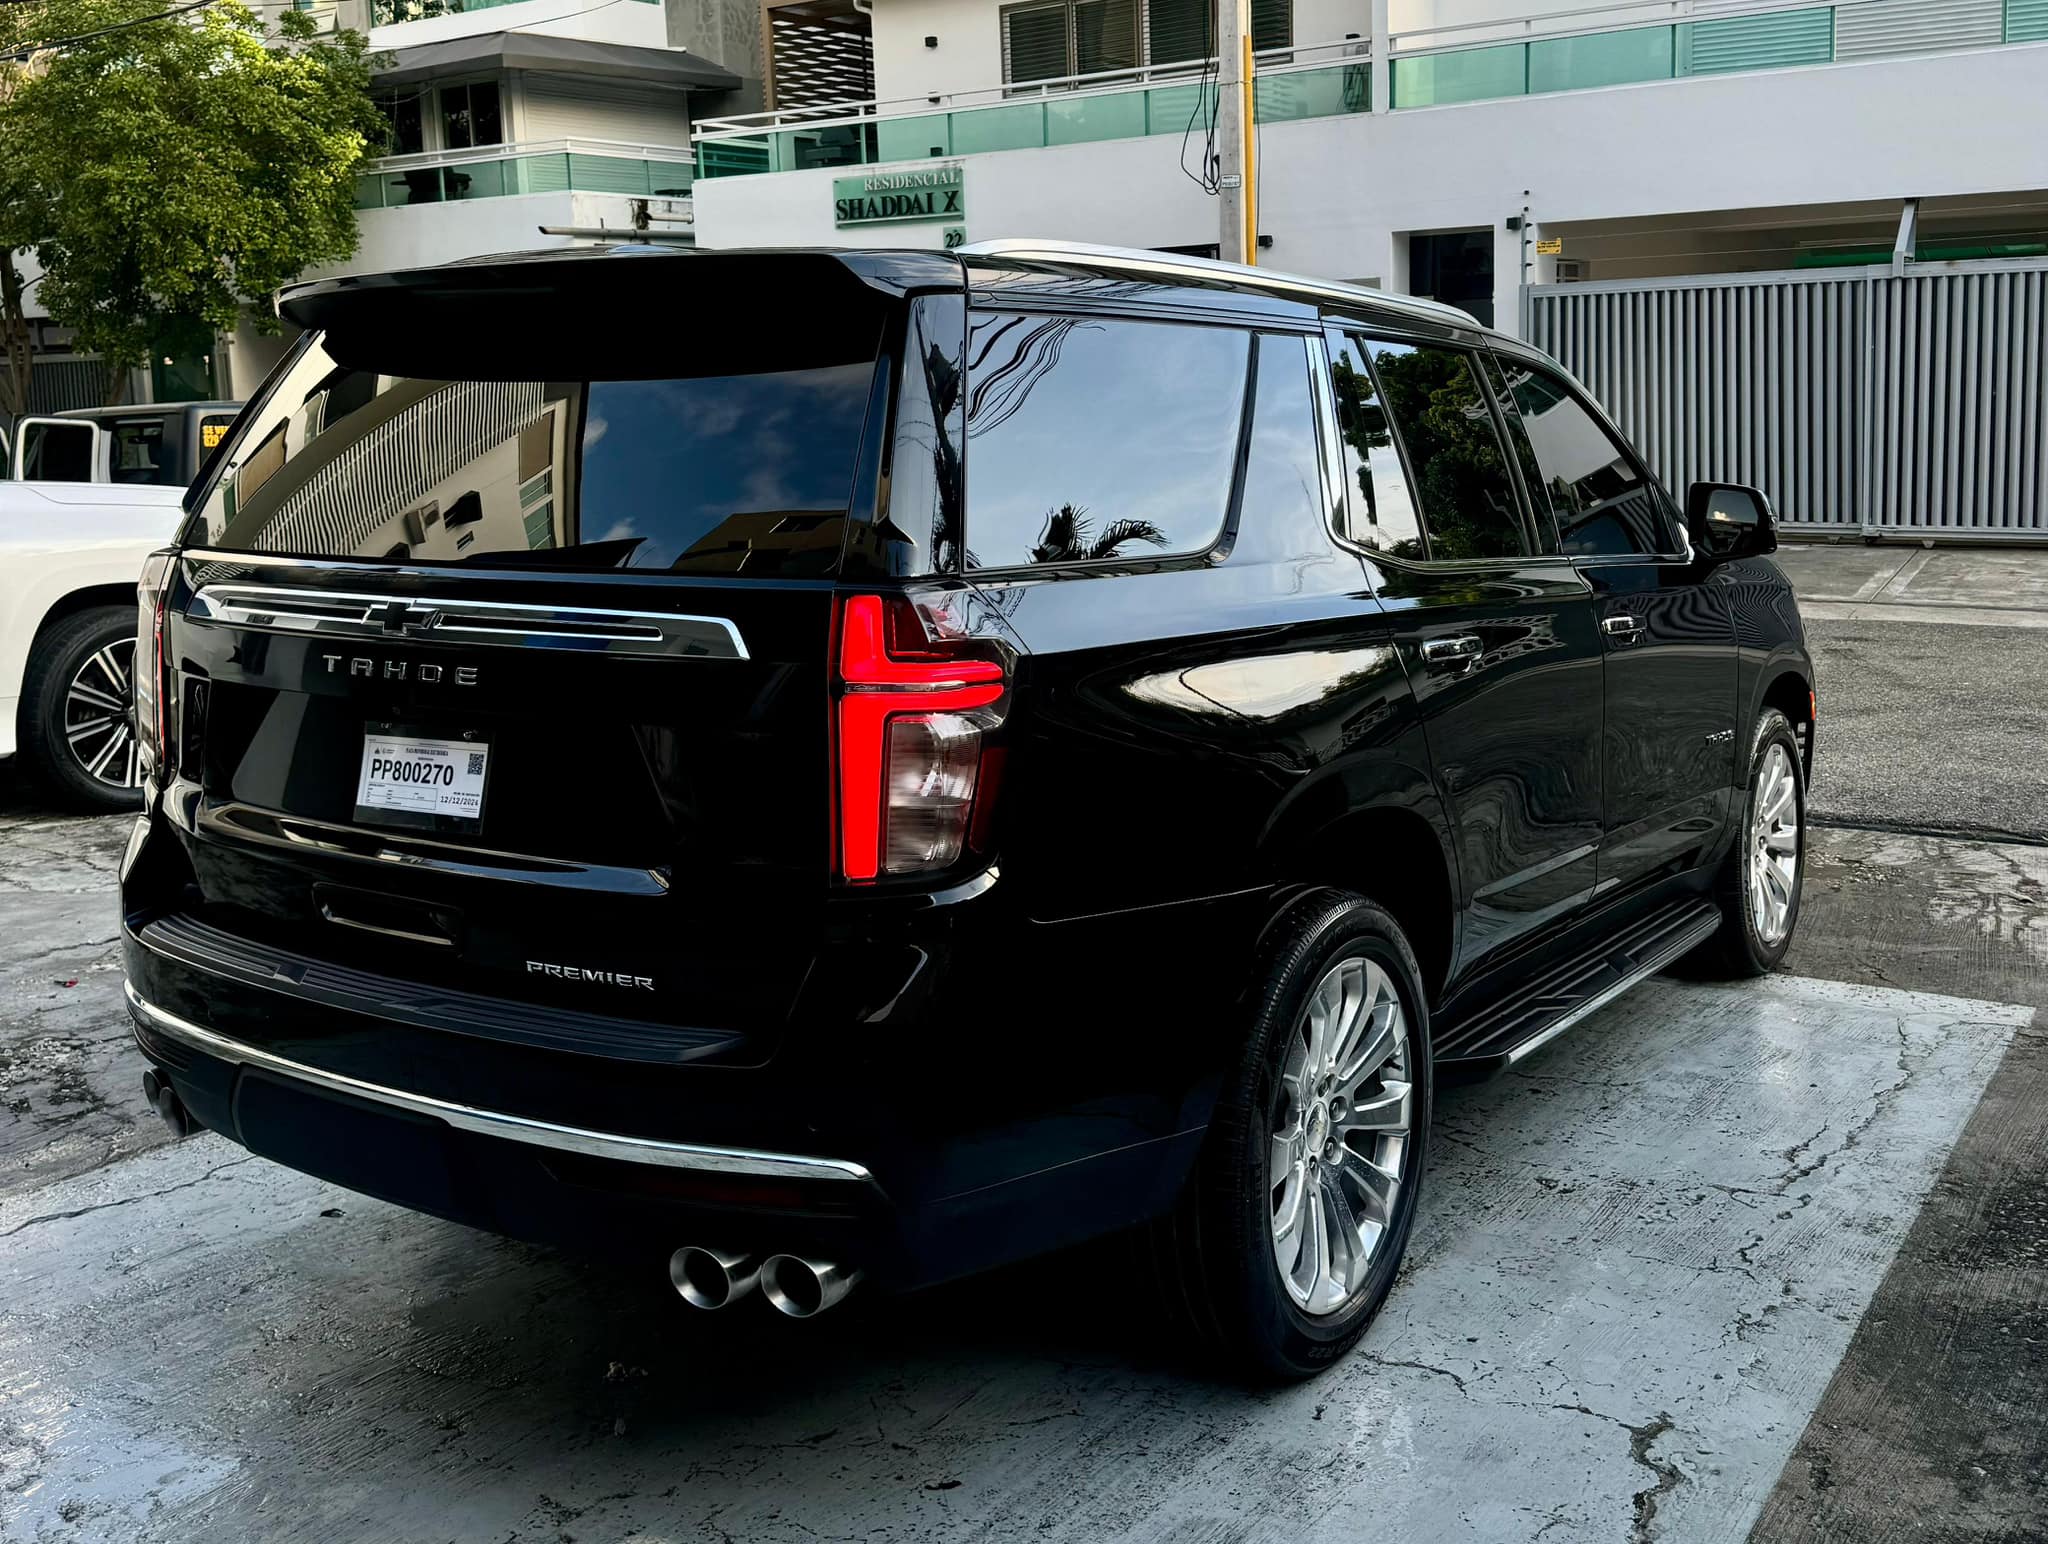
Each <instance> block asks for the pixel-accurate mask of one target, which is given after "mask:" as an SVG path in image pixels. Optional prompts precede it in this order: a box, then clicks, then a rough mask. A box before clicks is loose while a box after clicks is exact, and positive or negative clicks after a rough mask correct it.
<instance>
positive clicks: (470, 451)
mask: <svg viewBox="0 0 2048 1544" xmlns="http://www.w3.org/2000/svg"><path fill="white" fill-rule="evenodd" d="M874 371H875V365H874V361H873V360H872V359H869V360H867V361H864V362H856V363H844V364H828V365H822V366H818V367H813V368H805V369H791V370H764V371H761V372H759V373H753V374H737V375H712V376H696V377H680V378H672V379H648V380H429V379H422V378H419V377H415V376H404V375H379V374H374V373H371V372H370V371H368V370H365V369H361V368H349V367H344V366H342V365H340V364H337V363H336V361H335V360H334V358H333V357H332V356H331V355H330V354H329V353H328V351H327V349H326V347H325V345H324V344H323V342H322V341H321V340H320V339H319V338H317V337H316V338H315V339H313V340H312V341H311V343H310V344H309V346H307V347H306V348H305V350H304V351H303V352H302V353H301V354H299V355H298V356H297V357H296V359H295V360H294V361H293V362H292V364H291V365H290V366H289V368H288V369H287V370H286V371H285V373H284V374H283V375H282V376H280V377H279V379H278V381H277V383H276V386H275V388H274V390H272V391H271V392H270V394H269V395H268V396H267V397H266V398H265V399H264V400H263V401H262V402H261V403H259V404H258V405H257V406H256V408H255V409H254V410H253V411H252V412H251V414H250V415H249V422H248V425H247V427H246V429H245V430H244V431H243V432H242V433H240V434H239V435H238V436H237V437H236V439H235V441H234V443H233V445H232V446H231V447H230V452H229V454H230V459H228V460H227V461H226V462H225V463H224V464H223V466H222V469H221V474H220V477H219V479H218V480H217V481H216V482H215V483H214V485H213V486H212V487H211V489H209V490H208V492H207V494H206V498H205V501H204V502H203V503H202V504H201V505H200V506H199V507H198V508H197V509H196V510H194V512H193V514H192V516H191V519H190V520H189V521H188V522H187V524H186V527H185V531H184V535H183V540H184V542H185V543H186V545H188V546H204V547H211V548H216V549H223V550H227V551H231V552H250V553H276V554H280V555H287V556H293V557H313V558H355V559H368V560H388V561H402V562H424V563H474V564H477V565H478V566H486V565H491V564H518V565H525V566H544V567H556V568H573V569H615V568H635V569H662V570H668V571H672V572H676V573H686V574H741V575H747V576H759V577H766V578H776V577H792V576H808V575H828V574H830V573H832V572H833V570H834V568H835V565H836V564H837V562H838V558H839V551H840V546H841V542H842V540H843V538H844V534H845V523H846V516H847V512H848V505H849V502H850V500H851V498H852V493H853V483H854V473H855V467H856V463H857V461H858V460H859V454H860V444H861V438H862V426H863V424H864V423H865V421H866V417H867V411H868V398H869V395H870V392H871V387H872V384H873V378H874Z"/></svg>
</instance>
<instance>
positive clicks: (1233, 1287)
mask: <svg viewBox="0 0 2048 1544" xmlns="http://www.w3.org/2000/svg"><path fill="white" fill-rule="evenodd" d="M1353 957H1356V958H1362V959H1364V960H1367V961H1370V962H1371V963H1373V964H1376V965H1378V966H1379V967H1380V969H1381V971H1383V972H1384V973H1385V978H1386V980H1387V982H1388V983H1389V984H1390V985H1391V987H1392V988H1393V991H1394V994H1395V996H1396V997H1397V998H1398V1000H1399V1002H1400V1006H1401V1011H1402V1016H1403V1018H1404V1019H1405V1022H1406V1027H1407V1046H1406V1050H1405V1059H1406V1067H1407V1073H1408V1076H1407V1078H1406V1080H1405V1081H1407V1083H1408V1084H1409V1100H1410V1104H1409V1112H1410V1113H1409V1127H1408V1134H1407V1136H1406V1138H1405V1139H1404V1142H1403V1152H1402V1155H1401V1157H1400V1159H1399V1160H1398V1162H1399V1170H1400V1176H1401V1182H1400V1185H1399V1188H1398V1190H1397V1192H1396V1194H1395V1197H1394V1202H1393V1205H1392V1206H1391V1208H1390V1209H1389V1211H1388V1214H1387V1216H1386V1218H1385V1220H1384V1223H1383V1230H1382V1232H1381V1233H1380V1235H1379V1238H1378V1242H1377V1245H1376V1247H1375V1248H1374V1250H1373V1252H1372V1253H1371V1254H1370V1255H1368V1256H1367V1263H1366V1266H1365V1270H1364V1274H1363V1277H1362V1279H1361V1280H1359V1281H1357V1282H1354V1283H1351V1284H1350V1288H1349V1291H1348V1293H1347V1294H1346V1295H1345V1296H1344V1297H1343V1299H1342V1303H1341V1306H1340V1307H1338V1308H1336V1309H1335V1310H1334V1311H1331V1312H1326V1313H1318V1314H1310V1313H1307V1312H1305V1311H1304V1310H1303V1308H1302V1307H1301V1306H1299V1305H1298V1304H1297V1303H1296V1301H1295V1300H1294V1298H1293V1297H1292V1296H1290V1294H1289V1292H1288V1290H1287V1289H1286V1287H1285V1286H1283V1284H1282V1279H1281V1271H1280V1266H1279V1264H1278V1263H1277V1261H1276V1259H1275V1248H1274V1220H1273V1212H1274V1205H1275V1194H1276V1191H1278V1190H1281V1189H1283V1187H1282V1186H1281V1185H1279V1184H1276V1183H1275V1182H1273V1181H1272V1180H1271V1177H1270V1175H1269V1173H1268V1169H1269V1164H1270V1158H1269V1153H1270V1144H1271V1140H1272V1134H1273V1133H1274V1132H1275V1130H1276V1128H1277V1126H1278V1125H1279V1124H1280V1123H1281V1119H1282V1116H1283V1113H1284V1111H1285V1108H1286V1101H1285V1093H1284V1085H1283V1082H1282V1070H1283V1068H1284V1066H1285V1065H1286V1061H1287V1056H1288V1053H1289V1052H1290V1050H1292V1049H1295V1040H1296V1037H1297V1036H1299V1035H1301V1033H1302V1025H1303V1020H1304V1013H1305V1009H1306V1007H1307V1004H1308V1002H1309V998H1310V995H1311V993H1312V992H1313V991H1314V990H1315V988H1316V987H1317V985H1318V984H1319V983H1320V982H1321V981H1322V980H1323V978H1324V976H1325V975H1326V974H1327V973H1328V972H1330V971H1331V970H1332V969H1333V967H1335V966H1337V965H1338V964H1339V963H1340V962H1341V961H1343V960H1345V959H1347V958H1353ZM1421 981H1422V973H1421V971H1420V969H1419V968H1418V967H1417V965H1416V963H1415V952H1414V950H1412V949H1411V948H1410V947H1409V945H1408V940H1407V939H1406V938H1405V937H1403V936H1402V933H1401V929H1400V926H1399V925H1398V924H1397V923H1396V922H1395V921H1394V919H1393V918H1392V917H1390V916H1388V915H1387V913H1386V912H1384V911H1382V910H1380V909H1379V908H1378V907H1377V906H1374V905H1373V904H1372V903H1371V902H1369V901H1366V900H1364V899H1362V898H1361V897H1359V896H1356V895H1351V894H1348V893H1345V892H1343V891H1337V890H1318V891H1315V892H1313V893H1311V894H1310V895H1307V896H1305V897H1303V898H1302V899H1301V900H1299V901H1298V902H1296V903H1295V904H1294V905H1293V906H1291V907H1290V908H1289V910H1288V912H1287V913H1286V914H1285V916H1283V917H1282V918H1281V919H1280V920H1279V921H1278V922H1276V923H1275V925H1274V926H1273V927H1272V929H1271V930H1270V932H1269V935H1268V941H1267V944H1266V946H1265V948H1264V950H1263V952H1262V955H1261V960H1260V964H1259V966H1258V969H1257V972H1256V976H1255V979H1254V985H1253V988H1252V990H1251V992H1250V993H1249V994H1248V995H1247V998H1246V1000H1245V1002H1244V1004H1243V1006H1242V1009H1241V1012H1242V1014H1243V1016H1244V1018H1245V1019H1246V1021H1247V1028H1246V1033H1245V1038H1244V1047H1243V1053H1242V1056H1241V1059H1240V1061H1239V1064H1238V1065H1237V1067H1236V1068H1235V1069H1234V1070H1233V1071H1232V1072H1231V1073H1230V1074H1228V1075H1227V1076H1226V1078H1225V1082H1224V1086H1223V1089H1222V1092H1221V1096H1220V1098H1219V1099H1218V1102H1217V1106H1216V1113H1215V1115H1214V1117H1213V1119H1212V1120H1211V1122H1210V1126H1209V1133H1208V1136H1207V1139H1206V1141H1205V1143H1204V1146H1203V1150H1202V1155H1201V1158H1200V1160H1199V1164H1198V1167H1197V1171H1196V1174H1195V1176H1194V1179H1193V1181H1192V1182H1191V1183H1190V1185H1189V1187H1188V1190H1187V1193H1186V1194H1185V1195H1184V1196H1183V1197H1182V1200H1181V1203H1180V1205H1179V1207H1178V1208H1177V1210H1176V1211H1175V1213H1174V1214H1173V1215H1172V1216H1171V1217H1170V1218H1169V1219H1168V1220H1166V1221H1165V1222H1163V1223H1161V1224H1159V1225H1158V1226H1157V1227H1156V1229H1155V1230H1154V1237H1153V1258H1154V1261H1155V1264H1156V1267H1157V1269H1158V1271H1159V1274H1160V1282H1159V1285H1160V1288H1161V1292H1160V1297H1161V1300H1162V1301H1163V1302H1164V1303H1165V1305H1166V1306H1167V1307H1168V1309H1169V1310H1170V1311H1174V1312H1176V1313H1177V1314H1178V1315H1179V1316H1180V1317H1181V1318H1183V1319H1184V1320H1186V1321H1187V1322H1188V1323H1189V1324H1190V1326H1191V1327H1192V1328H1193V1329H1194V1331H1195V1332H1196V1333H1197V1334H1198V1335H1199V1336H1200V1337H1201V1338H1202V1339H1204V1340H1206V1341H1207V1342H1209V1344H1210V1346H1211V1348H1212V1349H1213V1350H1214V1351H1215V1352H1216V1353H1217V1354H1218V1355H1219V1356H1220V1357H1221V1359H1222V1360H1224V1361H1225V1362H1226V1363H1228V1364H1229V1365H1230V1366H1231V1367H1232V1368H1233V1369H1234V1370H1236V1371H1238V1372H1240V1373H1242V1374H1246V1375H1249V1376H1250V1377H1252V1378H1254V1379H1256V1380H1259V1381H1294V1380H1298V1379H1302V1378H1307V1377H1311V1376H1313V1375H1314V1374H1316V1373H1318V1372H1321V1371H1322V1370H1323V1369H1324V1368H1326V1367H1328V1366H1330V1365H1331V1364H1332V1363H1333V1362H1336V1361H1337V1360H1339V1359H1340V1358H1342V1357H1343V1356H1344V1354H1345V1353H1346V1352H1348V1351H1349V1350H1350V1349H1351V1348H1352V1347H1353V1346H1354V1345H1356V1344H1357V1343H1358V1340H1359V1337H1360V1336H1362V1335H1363V1334H1364V1333H1365V1331H1366V1327H1367V1326H1368V1325H1369V1324H1371V1323H1372V1320H1373V1316H1374V1315H1375V1314H1377V1313H1378V1312H1379V1308H1380V1304H1381V1303H1382V1302H1383V1301H1385V1299H1386V1295H1387V1292H1388V1289H1389V1288H1391V1287H1392V1286H1393V1284H1394V1276H1395V1273H1396V1272H1397V1271H1398V1270H1399V1269H1400V1265H1401V1256H1402V1253H1403V1251H1404V1250H1405V1249H1406V1248H1407V1244H1408V1232H1409V1228H1410V1226H1411V1225H1412V1223H1413V1221H1414V1217H1415V1206H1416V1200H1417V1196H1418V1194H1419V1192H1420V1189H1421V1179H1422V1175H1423V1170H1424V1162H1425V1159H1426V1156H1427V1146H1428V1136H1429V1119H1430V1111H1431V1107H1432V1102H1433V1101H1432V1097H1431V1087H1432V1085H1431V1077H1430V1060H1429V1009H1428V1006H1427V1003H1426V1002H1425V1000H1424V997H1423V993H1422V988H1421ZM1339 1140H1340V1141H1341V1140H1342V1139H1341V1138H1339ZM1375 1140H1376V1139H1375ZM1352 1151H1353V1150H1352V1149H1351V1148H1350V1147H1348V1146H1347V1147H1345V1148H1343V1153H1344V1154H1345V1155H1347V1156H1348V1155H1350V1154H1351V1153H1352ZM1339 1161H1340V1162H1341V1161H1343V1160H1342V1159H1341V1158H1340V1160H1339ZM1332 1172H1334V1171H1332ZM1310 1193H1311V1194H1313V1193H1314V1192H1313V1191H1311V1192H1310Z"/></svg>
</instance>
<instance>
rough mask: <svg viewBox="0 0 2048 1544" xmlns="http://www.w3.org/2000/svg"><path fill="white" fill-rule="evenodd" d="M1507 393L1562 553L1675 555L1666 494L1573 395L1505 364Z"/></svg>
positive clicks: (1537, 373)
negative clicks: (1537, 472)
mask: <svg viewBox="0 0 2048 1544" xmlns="http://www.w3.org/2000/svg"><path fill="white" fill-rule="evenodd" d="M1504 367H1505V369H1506V371H1507V377H1508V394H1509V396H1510V397H1511V398H1512V399H1513V401H1514V405H1515V410H1516V412H1517V414H1518V415H1519V416H1520V418H1521V420H1522V426H1523V428H1524V430H1525V431H1526V432H1527V434H1528V436H1529V444H1530V447H1531V449H1532V450H1533V451H1534V453H1535V456H1536V464H1537V466H1538V468H1539V469H1540V470H1541V472H1542V476H1543V486H1544V488H1545V490H1546V491H1547V492H1548V494H1549V496H1550V508H1551V512H1552V513H1553V514H1554V515H1555V516H1556V518H1557V531H1558V541H1559V545H1560V548H1561V550H1563V551H1564V552H1566V553H1569V554H1571V555H1573V556H1576V557H1627V556H1630V555H1633V554H1637V553H1655V552H1664V551H1669V550H1671V549H1672V547H1673V546H1674V544H1675V538H1674V537H1672V536H1671V535H1669V534H1667V530H1668V525H1669V522H1668V520H1667V518H1666V513H1665V498H1664V491H1663V489H1662V488H1660V487H1659V486H1658V485H1657V484H1656V483H1654V482H1652V481H1651V480H1650V479H1649V478H1647V477H1645V476H1644V475H1643V474H1642V473H1641V472H1639V471H1637V470H1636V466H1635V463H1634V461H1633V460H1631V459H1630V457H1629V454H1628V452H1627V451H1626V450H1624V449H1623V448H1622V447H1621V446H1620V445H1619V444H1617V443H1616V441H1615V439H1614V436H1613V435H1611V434H1609V433H1608V432H1607V430H1606V428H1605V427H1604V426H1603V425H1602V424H1601V422H1600V420H1599V419H1597V418H1595V417H1594V416H1593V414H1592V412H1591V410H1589V409H1588V408H1587V407H1586V405H1585V404H1584V403H1582V402H1581V401H1579V399H1578V398H1577V397H1576V396H1575V395H1574V394H1573V392H1572V389H1571V388H1570V387H1569V386H1567V385H1566V384H1565V383H1564V382H1563V381H1561V380H1559V379H1558V378H1557V377H1556V376H1554V375H1552V374H1550V373H1549V372H1548V371H1545V370H1538V369H1535V368H1533V367H1532V366H1529V365H1526V364H1523V363H1522V362H1521V361H1520V360H1515V359H1510V360H1506V361H1504Z"/></svg>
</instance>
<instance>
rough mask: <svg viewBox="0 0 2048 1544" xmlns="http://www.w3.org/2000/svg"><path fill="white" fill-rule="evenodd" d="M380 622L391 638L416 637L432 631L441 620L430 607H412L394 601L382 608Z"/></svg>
mask: <svg viewBox="0 0 2048 1544" xmlns="http://www.w3.org/2000/svg"><path fill="white" fill-rule="evenodd" d="M381 620H382V624H383V628H384V631H385V632H386V633H388V634H390V635H391V636H393V637H418V636H419V635H420V634H422V633H429V632H432V631H433V630H434V628H435V626H436V625H437V624H438V623H439V622H440V620H441V613H440V612H438V611H436V610H434V609H433V608H432V607H431V606H414V605H411V604H409V603H408V602H406V601H402V600H395V601H393V602H392V603H391V604H390V605H388V606H386V607H385V608H384V610H383V613H382V616H381Z"/></svg>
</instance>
